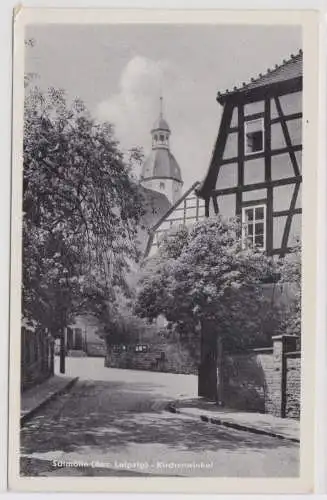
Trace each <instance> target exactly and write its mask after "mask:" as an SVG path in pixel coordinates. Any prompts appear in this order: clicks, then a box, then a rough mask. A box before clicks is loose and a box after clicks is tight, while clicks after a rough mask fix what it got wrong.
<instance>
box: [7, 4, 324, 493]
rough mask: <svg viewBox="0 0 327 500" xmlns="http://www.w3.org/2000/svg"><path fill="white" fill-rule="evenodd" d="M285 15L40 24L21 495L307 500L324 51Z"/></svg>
mask: <svg viewBox="0 0 327 500" xmlns="http://www.w3.org/2000/svg"><path fill="white" fill-rule="evenodd" d="M45 11H46V9H45ZM139 14H140V13H139ZM275 14H276V15H277V13H275ZM63 16H64V14H63ZM99 16H100V13H99ZM221 16H223V14H221ZM268 16H269V14H268V13H265V14H264V13H263V14H262V22H261V23H260V22H258V21H257V20H258V16H257V17H255V20H254V21H253V22H251V16H250V14H249V13H248V17H247V22H243V23H240V22H239V21H237V22H235V23H233V22H232V17H230V18H229V19H231V20H230V21H228V22H226V20H225V21H224V22H219V15H217V16H216V18H217V20H216V21H214V20H213V19H212V20H211V22H206V23H205V22H201V20H199V21H198V22H187V19H186V21H185V22H182V21H181V19H182V16H181V17H178V19H179V20H178V21H176V20H175V21H174V22H169V21H168V17H165V16H163V17H161V18H160V15H159V14H157V16H154V17H155V19H154V21H153V22H151V15H150V16H148V17H147V19H145V20H144V21H142V17H141V16H140V15H138V16H137V19H138V20H137V22H132V21H131V19H130V18H128V16H127V17H126V20H124V15H122V16H121V17H120V19H121V20H120V22H111V21H110V15H108V21H107V22H104V21H103V20H102V21H101V22H99V23H95V22H93V21H92V20H91V21H89V22H85V18H84V21H83V22H81V23H79V22H74V21H73V17H71V19H72V20H71V21H70V22H68V21H67V19H66V20H65V21H63V22H58V20H56V21H55V22H52V21H51V18H48V19H46V20H45V21H44V22H41V21H40V19H39V18H38V20H37V21H36V22H33V17H32V16H29V17H28V22H25V23H24V26H23V29H21V31H20V33H22V36H20V37H19V38H17V40H15V43H16V50H17V51H20V53H21V54H23V55H22V57H21V65H20V69H19V71H16V74H15V73H14V85H15V84H16V86H18V85H21V87H22V94H21V95H22V98H21V99H20V97H19V98H18V97H15V93H14V99H17V102H18V101H19V99H20V101H19V102H20V104H19V105H17V108H16V112H17V109H18V110H19V112H20V113H21V116H20V120H21V122H22V127H21V128H22V130H21V131H20V130H18V129H17V134H19V133H20V132H21V137H20V140H18V139H17V141H18V142H17V143H18V148H19V149H18V150H17V151H18V153H17V155H16V156H15V154H14V166H13V169H14V171H15V169H16V172H18V170H19V171H20V174H19V175H18V177H17V179H18V180H16V181H15V180H14V184H13V199H14V202H13V210H14V209H16V210H17V207H18V212H15V213H16V214H17V215H16V216H14V215H13V216H12V225H13V228H14V230H13V232H14V236H15V235H16V236H17V235H18V237H19V239H20V246H18V247H17V248H18V250H16V248H15V247H13V252H14V256H13V257H12V269H13V268H14V267H15V269H16V268H17V273H16V271H12V273H13V272H15V273H16V275H17V276H18V278H19V273H20V277H21V278H20V280H21V281H20V282H19V283H18V284H17V283H16V281H15V283H13V278H12V285H11V286H12V287H13V286H15V287H16V289H17V290H16V292H15V294H16V295H15V297H16V298H15V299H13V300H12V309H11V332H10V335H11V357H15V359H16V361H14V362H13V365H12V367H11V389H10V390H11V392H15V393H16V396H15V397H16V398H17V394H18V393H19V402H18V403H17V405H16V404H13V403H12V408H13V407H15V409H18V410H17V411H18V413H17V418H16V417H15V418H16V420H17V430H16V434H17V436H16V438H15V439H14V441H15V440H16V441H15V442H16V443H17V444H18V448H17V450H16V456H15V458H14V459H13V460H14V461H15V462H17V463H18V462H19V464H18V465H17V468H18V470H17V478H16V479H17V480H22V481H24V480H25V479H26V480H35V479H42V480H43V481H44V479H45V478H46V479H49V480H52V483H51V484H52V485H53V484H58V487H59V488H60V484H61V482H62V481H64V480H65V478H70V479H69V480H70V481H73V480H74V479H75V481H76V485H78V482H79V481H80V480H84V478H89V479H90V480H94V479H95V478H97V479H98V478H118V479H119V478H121V479H122V480H124V481H126V478H131V479H135V480H136V479H137V480H139V479H142V478H143V479H144V478H147V479H149V478H152V479H159V480H160V479H163V478H166V480H169V481H171V480H173V479H174V478H179V479H180V478H184V479H187V480H189V481H190V480H191V479H199V480H200V479H202V480H205V481H207V480H209V479H210V480H213V479H223V478H225V479H226V478H229V479H230V487H231V489H232V488H233V481H234V479H237V480H238V479H253V480H255V479H258V480H276V481H277V483H278V481H281V480H289V481H290V482H289V484H290V485H292V484H294V485H295V486H294V487H295V491H298V490H299V489H300V490H301V486H299V485H300V484H302V483H301V480H302V479H303V473H304V472H303V469H304V467H303V464H304V462H302V458H303V457H302V456H301V450H302V452H303V450H305V451H306V457H305V460H306V461H307V462H306V463H309V465H310V456H309V455H310V445H307V443H308V442H311V441H312V436H313V430H314V429H313V427H312V428H311V429H310V428H309V429H307V430H306V435H305V439H304V436H303V428H304V423H303V422H306V423H308V424H310V422H311V410H312V408H310V394H307V389H308V386H309V385H310V384H309V382H310V381H309V378H306V376H307V374H308V372H309V371H310V364H311V366H312V364H314V359H313V358H312V354H313V350H312V349H311V351H310V345H309V343H308V342H307V340H306V338H307V336H309V337H310V335H311V336H312V338H314V334H313V332H310V331H307V330H308V327H307V326H308V322H307V326H305V327H303V325H304V323H303V303H304V300H303V296H304V293H303V283H304V281H303V266H304V260H303V252H302V248H303V242H305V237H304V230H306V231H308V234H309V240H310V238H311V240H314V237H315V232H314V231H315V230H314V224H313V225H312V227H307V226H308V216H307V217H306V219H303V218H304V217H305V210H306V205H305V203H302V199H303V198H304V197H303V196H302V192H304V191H305V190H306V189H307V188H306V182H307V181H308V182H311V183H312V182H314V179H315V164H314V158H315V157H314V155H313V156H311V160H313V162H311V163H310V151H311V149H310V148H313V149H314V148H315V147H316V145H315V143H314V142H313V145H312V144H311V143H310V142H309V139H310V137H312V133H311V129H310V126H311V127H314V126H315V124H314V123H313V121H312V120H311V117H312V116H314V115H313V113H314V112H317V109H316V107H315V103H316V101H315V100H313V104H312V106H311V109H310V110H309V108H310V106H308V105H305V106H304V102H306V101H305V100H306V99H308V95H306V92H307V88H306V84H307V80H306V70H305V68H306V67H310V66H309V65H310V62H309V61H308V60H309V59H310V61H311V63H312V64H313V62H314V60H315V57H314V54H315V50H317V48H316V47H315V46H314V47H313V49H311V48H310V44H308V43H307V42H308V38H309V37H308V34H306V33H305V28H304V23H303V22H302V21H301V20H303V19H304V15H302V17H301V16H299V21H298V22H295V21H292V18H291V17H290V22H289V23H286V21H285V19H284V21H283V22H282V19H283V18H282V16H279V17H278V16H277V19H276V21H275V22H272V21H271V22H270V21H269V19H267V17H268ZM295 17H296V16H295ZM308 17H309V16H308ZM149 18H150V20H149ZM186 18H187V16H186ZM165 19H167V20H165ZM199 19H201V16H199ZM310 19H311V21H313V22H312V23H311V31H312V26H313V27H315V22H314V16H312V18H310ZM278 20H280V21H278ZM313 31H314V30H313ZM305 40H306V42H305ZM312 42H313V44H314V40H312ZM306 49H308V50H307V51H306ZM310 51H311V52H310ZM306 58H308V59H306ZM306 64H307V66H306ZM311 67H312V66H311ZM310 78H311V80H310V81H311V83H310V85H311V88H312V86H314V85H315V78H316V77H315V75H314V73H313V74H311V76H310ZM15 79H16V80H15ZM308 81H309V80H308ZM308 85H309V83H308ZM14 90H15V88H14ZM309 97H310V96H309ZM14 104H15V103H14ZM305 110H309V111H308V116H306V115H305ZM310 113H311V114H310ZM309 115H310V120H309V119H307V118H309ZM17 124H18V122H17V123H16V126H17V127H18V125H17ZM305 124H306V125H305ZM306 127H307V129H308V131H307V132H306V131H305V129H306ZM13 133H14V134H15V121H14V132H13ZM305 134H307V136H306V135H305ZM310 134H311V135H310ZM17 137H18V135H17ZM305 137H307V139H305ZM308 138H309V139H308ZM302 160H303V161H302ZM307 162H309V165H308V166H307ZM302 164H303V169H302ZM306 168H309V169H311V173H310V172H309V175H308V177H306V170H305V169H306ZM309 176H311V179H309ZM15 178H16V177H15ZM308 179H309V180H308ZM15 186H16V191H15ZM16 198H17V200H18V201H17V203H16V201H15V200H16ZM306 203H307V205H311V206H312V207H313V206H315V200H314V199H311V200H310V199H309V196H307V197H306ZM308 210H310V208H308ZM19 211H20V212H19ZM13 213H14V212H13ZM303 220H306V223H307V224H306V226H305V227H304V225H303ZM309 225H310V221H309ZM310 231H311V233H310ZM310 234H311V236H310ZM19 235H20V236H19ZM311 244H312V242H311ZM308 247H310V243H309V244H308ZM308 247H306V248H308ZM311 248H312V247H311ZM307 251H308V250H307ZM311 265H312V266H314V261H311ZM306 273H307V274H309V271H306ZM12 276H13V274H12ZM311 276H312V277H314V273H313V274H312V275H311ZM312 279H314V278H312ZM309 288H310V286H308V291H307V292H306V293H308V292H310V289H309ZM17 298H18V299H17ZM15 304H16V306H17V304H18V306H19V307H18V309H15V312H14V311H13V307H14V305H15ZM309 316H310V314H309V313H308V315H307V317H308V318H309ZM13 317H14V319H13ZM311 317H312V316H311ZM309 319H310V318H309ZM13 321H14V323H13ZM13 325H14V326H13ZM13 346H14V347H13ZM311 348H312V346H311ZM304 352H305V353H306V356H305V363H307V364H306V367H307V368H306V369H305V370H304V364H303V363H304V361H303V360H304ZM308 366H309V368H308ZM305 387H306V389H305ZM313 391H314V387H313V386H312V385H311V393H312V392H313ZM309 393H310V387H309ZM306 397H309V399H308V400H306V399H305V398H306ZM13 398H14V396H12V399H13ZM12 411H13V410H12ZM15 418H14V420H13V422H14V421H15ZM302 419H304V420H303V421H302ZM311 423H312V422H311ZM300 431H301V432H300ZM11 432H12V433H13V434H15V433H14V432H13V431H11ZM310 432H311V433H312V434H310ZM306 446H308V447H307V448H306ZM306 472H307V473H309V476H310V466H309V468H308V469H307V470H306ZM311 480H312V477H310V479H309V483H308V482H306V483H303V484H305V488H307V489H308V490H309V489H310V487H311V486H312V484H311V483H310V481H311ZM297 481H298V482H297ZM24 484H25V485H26V484H30V485H31V484H33V483H27V482H25V483H24ZM35 484H37V483H35ZM40 484H41V483H40ZM42 484H43V487H44V489H47V487H46V483H44V482H43V483H42ZM72 484H73V483H72V482H71V483H70V485H72ZM74 484H75V483H74ZM81 484H82V483H81ZM83 484H84V483H83ZM171 484H173V483H171ZM189 484H190V485H191V484H193V483H191V482H190V483H189ZM199 484H200V483H199ZM201 484H205V483H201ZM217 484H218V483H217ZM261 484H264V483H261ZM281 484H282V483H281ZM296 485H297V486H296ZM31 487H32V486H31ZM302 487H303V486H302ZM88 488H91V489H92V486H89V487H88ZM39 489H42V488H41V486H39ZM70 489H74V487H72V486H70ZM77 490H78V486H77Z"/></svg>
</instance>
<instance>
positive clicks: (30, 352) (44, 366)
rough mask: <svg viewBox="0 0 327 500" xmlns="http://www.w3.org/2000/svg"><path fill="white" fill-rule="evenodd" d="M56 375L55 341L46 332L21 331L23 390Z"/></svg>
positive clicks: (24, 329)
mask: <svg viewBox="0 0 327 500" xmlns="http://www.w3.org/2000/svg"><path fill="white" fill-rule="evenodd" d="M53 373H54V341H53V339H52V338H51V337H50V336H49V335H47V333H46V332H45V331H44V330H36V331H32V330H29V329H26V328H22V329H21V390H22V391H24V390H25V389H28V388H30V387H32V386H34V385H36V384H39V383H41V382H43V381H44V380H46V379H47V378H49V377H51V376H52V375H53Z"/></svg>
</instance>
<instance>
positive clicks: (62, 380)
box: [20, 375, 78, 425]
mask: <svg viewBox="0 0 327 500" xmlns="http://www.w3.org/2000/svg"><path fill="white" fill-rule="evenodd" d="M77 380H78V377H75V378H73V377H66V376H64V375H53V376H52V377H50V378H48V379H47V380H45V381H44V382H42V383H41V384H38V385H36V386H35V387H31V388H30V389H27V390H26V391H24V392H23V393H22V395H21V407H20V423H21V425H23V424H24V423H26V422H27V421H28V420H29V419H30V418H32V417H33V415H34V414H35V413H36V412H37V411H38V410H40V409H41V408H42V407H43V406H44V405H46V404H47V403H48V402H50V401H52V400H53V399H54V398H55V397H57V396H59V395H60V394H63V393H64V392H66V391H68V390H69V389H70V388H71V387H72V386H73V385H74V384H75V382H77Z"/></svg>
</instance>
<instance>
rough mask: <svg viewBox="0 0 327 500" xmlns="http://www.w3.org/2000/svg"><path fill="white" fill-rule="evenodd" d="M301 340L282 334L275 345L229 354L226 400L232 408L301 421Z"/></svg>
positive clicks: (225, 363) (225, 373)
mask: <svg viewBox="0 0 327 500" xmlns="http://www.w3.org/2000/svg"><path fill="white" fill-rule="evenodd" d="M296 341H297V338H296V337H294V336H290V335H280V336H277V337H274V338H273V346H272V347H271V348H265V349H254V350H253V351H250V352H244V353H230V354H225V355H224V359H223V401H224V404H225V405H226V406H227V407H229V408H234V409H238V410H243V411H257V412H262V413H269V414H272V415H276V416H280V417H289V418H299V417H300V401H301V354H300V352H299V351H295V350H294V349H295V346H296Z"/></svg>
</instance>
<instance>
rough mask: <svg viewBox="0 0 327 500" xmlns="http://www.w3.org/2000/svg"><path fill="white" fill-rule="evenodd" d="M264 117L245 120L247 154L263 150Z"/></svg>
mask: <svg viewBox="0 0 327 500" xmlns="http://www.w3.org/2000/svg"><path fill="white" fill-rule="evenodd" d="M263 132H264V126H263V119H262V118H260V119H259V120H252V121H248V122H245V124H244V133H245V141H244V142H245V154H251V153H259V152H260V151H263V141H264V133H263Z"/></svg>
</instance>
